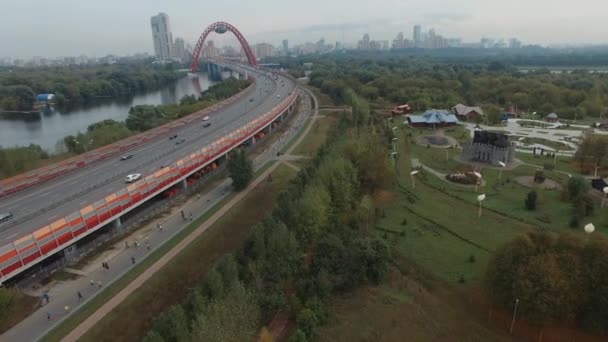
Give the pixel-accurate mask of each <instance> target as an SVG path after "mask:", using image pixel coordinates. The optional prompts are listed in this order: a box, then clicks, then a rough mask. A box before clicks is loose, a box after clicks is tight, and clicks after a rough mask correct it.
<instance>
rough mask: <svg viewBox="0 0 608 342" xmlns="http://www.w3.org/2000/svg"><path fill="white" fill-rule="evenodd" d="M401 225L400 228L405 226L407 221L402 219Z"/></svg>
mask: <svg viewBox="0 0 608 342" xmlns="http://www.w3.org/2000/svg"><path fill="white" fill-rule="evenodd" d="M401 225H402V226H407V219H406V218H404V219H403V221H401Z"/></svg>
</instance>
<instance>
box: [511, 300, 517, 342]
mask: <svg viewBox="0 0 608 342" xmlns="http://www.w3.org/2000/svg"><path fill="white" fill-rule="evenodd" d="M518 305H519V299H518V298H515V308H514V309H513V318H512V319H511V327H510V328H509V334H513V326H515V315H517V306H518Z"/></svg>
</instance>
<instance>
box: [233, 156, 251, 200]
mask: <svg viewBox="0 0 608 342" xmlns="http://www.w3.org/2000/svg"><path fill="white" fill-rule="evenodd" d="M228 172H229V174H230V178H232V186H233V187H234V190H236V191H241V190H244V189H245V188H246V187H247V185H249V183H250V182H251V180H252V179H253V163H252V162H251V160H249V158H248V157H247V154H246V153H245V151H244V150H242V149H240V148H237V149H235V150H234V151H233V152H232V154H231V155H230V160H229V161H228Z"/></svg>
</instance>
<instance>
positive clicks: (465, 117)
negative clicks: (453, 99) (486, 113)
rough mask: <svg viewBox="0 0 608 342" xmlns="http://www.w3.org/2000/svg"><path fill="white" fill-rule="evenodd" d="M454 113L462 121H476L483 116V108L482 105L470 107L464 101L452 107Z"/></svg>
mask: <svg viewBox="0 0 608 342" xmlns="http://www.w3.org/2000/svg"><path fill="white" fill-rule="evenodd" d="M452 113H454V115H456V117H458V119H459V120H461V121H475V120H477V118H479V117H481V116H483V110H482V109H481V108H480V107H469V106H465V105H463V104H462V103H459V104H457V105H455V106H454V107H452Z"/></svg>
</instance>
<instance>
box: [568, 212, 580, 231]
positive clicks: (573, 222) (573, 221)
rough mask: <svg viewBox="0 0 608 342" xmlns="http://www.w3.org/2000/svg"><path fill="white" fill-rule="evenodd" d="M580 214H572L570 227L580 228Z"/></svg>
mask: <svg viewBox="0 0 608 342" xmlns="http://www.w3.org/2000/svg"><path fill="white" fill-rule="evenodd" d="M578 224H579V223H578V216H576V215H574V216H572V218H571V219H570V223H569V226H570V228H578Z"/></svg>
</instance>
